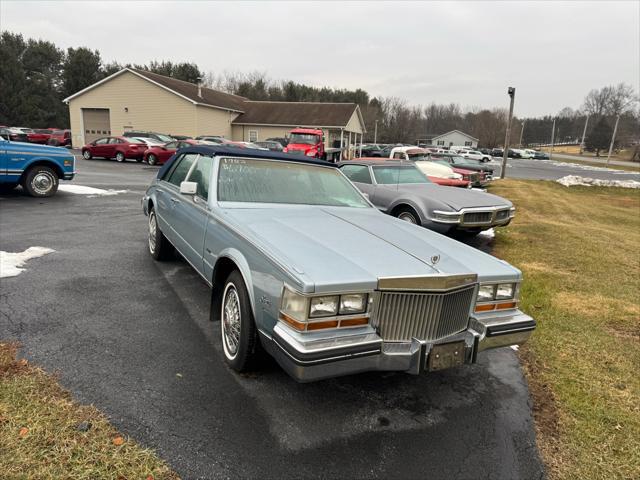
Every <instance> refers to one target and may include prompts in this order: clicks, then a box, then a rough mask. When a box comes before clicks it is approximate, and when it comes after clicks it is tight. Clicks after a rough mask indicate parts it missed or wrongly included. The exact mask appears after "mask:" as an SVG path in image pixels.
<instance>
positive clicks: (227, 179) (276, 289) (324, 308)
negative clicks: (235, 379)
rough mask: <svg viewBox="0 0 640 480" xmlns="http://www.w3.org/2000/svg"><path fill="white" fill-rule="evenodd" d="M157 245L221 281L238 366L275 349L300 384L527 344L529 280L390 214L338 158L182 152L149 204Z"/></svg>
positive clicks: (227, 346) (152, 247) (227, 354)
mask: <svg viewBox="0 0 640 480" xmlns="http://www.w3.org/2000/svg"><path fill="white" fill-rule="evenodd" d="M142 206H143V210H144V213H145V214H146V215H147V216H148V225H149V242H148V248H149V252H150V253H151V255H152V256H153V258H155V259H157V260H161V259H164V258H167V256H169V255H171V254H172V252H173V250H174V249H175V250H177V251H178V252H179V253H180V255H182V256H183V257H184V258H185V259H186V260H187V262H189V263H190V264H191V265H192V266H193V268H194V269H195V270H196V271H197V272H198V273H199V274H200V275H201V276H202V278H203V279H204V281H205V282H207V283H208V284H209V285H210V286H211V287H212V298H211V320H213V321H218V320H219V321H220V334H221V340H222V348H223V354H224V358H225V360H226V362H227V363H228V364H229V365H230V367H232V368H233V369H235V370H237V371H244V370H247V369H250V368H255V366H256V364H257V362H259V359H260V358H261V357H260V354H261V350H262V349H264V350H266V351H267V352H268V353H269V354H271V355H272V356H273V357H275V359H276V360H277V361H278V363H279V364H280V365H281V366H282V368H283V369H284V370H285V371H287V372H288V373H289V374H290V375H291V376H292V377H293V378H295V379H296V380H298V381H302V382H308V381H313V380H319V379H323V378H327V377H334V376H339V375H348V374H353V373H357V372H365V371H371V370H393V371H402V372H407V373H411V374H420V373H422V372H428V371H436V370H441V369H445V368H450V367H456V366H459V365H463V364H469V363H474V362H476V359H477V356H478V353H479V352H481V351H483V350H486V349H488V348H495V347H503V346H507V345H513V344H520V343H522V342H524V341H525V340H527V338H528V337H529V335H530V334H531V331H532V330H533V329H534V328H535V321H534V320H533V319H532V318H531V317H529V316H528V315H526V314H524V313H523V312H521V311H520V310H519V309H518V294H519V287H520V282H521V280H522V275H521V273H520V271H519V270H517V269H515V268H514V267H512V266H510V265H509V264H507V263H506V262H504V261H502V260H498V259H496V258H494V257H492V256H490V255H487V254H485V253H482V252H480V251H478V250H475V249H474V248H471V247H469V246H466V245H463V244H461V243H459V242H456V241H454V240H451V239H449V238H447V237H444V236H442V235H439V234H437V233H435V232H432V231H429V230H426V229H424V228H420V227H418V226H416V225H412V224H410V223H407V222H404V221H402V220H399V219H397V218H393V217H390V216H388V215H385V214H383V213H381V212H380V211H378V209H376V208H375V207H374V206H373V205H372V204H371V203H369V201H368V200H367V198H366V197H365V196H364V195H363V194H361V193H360V192H359V191H358V189H357V188H356V187H355V186H354V185H353V184H352V183H351V182H350V181H349V180H348V179H347V178H346V177H345V176H344V175H343V174H342V173H341V172H340V170H339V169H338V168H335V166H333V165H332V164H328V163H326V162H323V161H319V160H314V159H311V158H304V157H300V156H292V155H288V154H283V153H277V152H269V151H258V150H251V149H244V150H241V149H233V148H228V147H224V146H212V147H209V146H192V147H188V148H185V149H183V150H179V151H178V152H177V153H176V155H174V156H173V157H172V158H171V159H170V160H169V161H168V162H167V163H166V164H165V165H164V166H163V168H162V169H161V170H160V171H159V172H158V176H157V178H156V179H155V180H154V181H153V182H152V184H151V186H150V187H149V189H148V190H147V192H146V194H145V196H144V197H143V199H142Z"/></svg>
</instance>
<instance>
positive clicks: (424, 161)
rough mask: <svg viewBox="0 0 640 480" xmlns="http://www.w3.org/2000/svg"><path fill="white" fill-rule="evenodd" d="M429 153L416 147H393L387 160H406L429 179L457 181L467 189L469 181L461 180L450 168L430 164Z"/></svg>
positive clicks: (460, 176)
mask: <svg viewBox="0 0 640 480" xmlns="http://www.w3.org/2000/svg"><path fill="white" fill-rule="evenodd" d="M430 155H431V154H430V152H428V151H426V150H425V149H424V148H418V147H394V148H392V149H391V152H390V153H389V158H391V159H395V160H407V161H409V162H414V163H415V165H416V167H418V169H420V171H421V172H422V173H424V174H425V175H426V176H428V177H429V178H430V179H433V178H434V177H439V178H443V179H447V180H459V181H461V182H464V183H461V184H460V186H461V187H464V188H467V187H468V186H469V181H468V180H465V179H463V178H462V175H460V174H459V173H456V172H454V171H453V169H452V168H451V167H450V166H447V165H442V164H439V163H436V162H432V161H430V160H431V156H430Z"/></svg>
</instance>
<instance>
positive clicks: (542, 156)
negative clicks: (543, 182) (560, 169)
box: [533, 151, 549, 160]
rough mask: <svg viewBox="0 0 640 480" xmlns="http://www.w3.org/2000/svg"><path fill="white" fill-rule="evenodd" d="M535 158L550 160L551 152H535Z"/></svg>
mask: <svg viewBox="0 0 640 480" xmlns="http://www.w3.org/2000/svg"><path fill="white" fill-rule="evenodd" d="M533 158H534V159H536V160H549V154H548V153H545V152H538V151H536V152H534V153H533Z"/></svg>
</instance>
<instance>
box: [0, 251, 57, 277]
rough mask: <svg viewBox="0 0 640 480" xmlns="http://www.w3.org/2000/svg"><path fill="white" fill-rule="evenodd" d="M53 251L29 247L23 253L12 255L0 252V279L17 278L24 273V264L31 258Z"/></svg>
mask: <svg viewBox="0 0 640 480" xmlns="http://www.w3.org/2000/svg"><path fill="white" fill-rule="evenodd" d="M53 252H55V250H53V249H51V248H46V247H29V248H27V249H26V250H25V251H24V252H19V253H13V252H3V251H2V250H0V278H5V277H17V276H18V275H20V274H21V273H22V272H24V270H25V269H24V268H22V267H23V266H24V264H25V263H26V262H27V260H31V259H32V258H38V257H42V256H43V255H47V254H49V253H53Z"/></svg>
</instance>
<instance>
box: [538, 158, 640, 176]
mask: <svg viewBox="0 0 640 480" xmlns="http://www.w3.org/2000/svg"><path fill="white" fill-rule="evenodd" d="M536 163H548V164H550V165H553V166H556V167H564V168H566V167H570V168H577V169H578V170H587V171H591V172H609V173H613V174H616V175H637V172H630V171H628V170H616V169H614V168H608V167H596V166H594V165H584V164H582V163H569V162H557V161H555V160H536Z"/></svg>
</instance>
